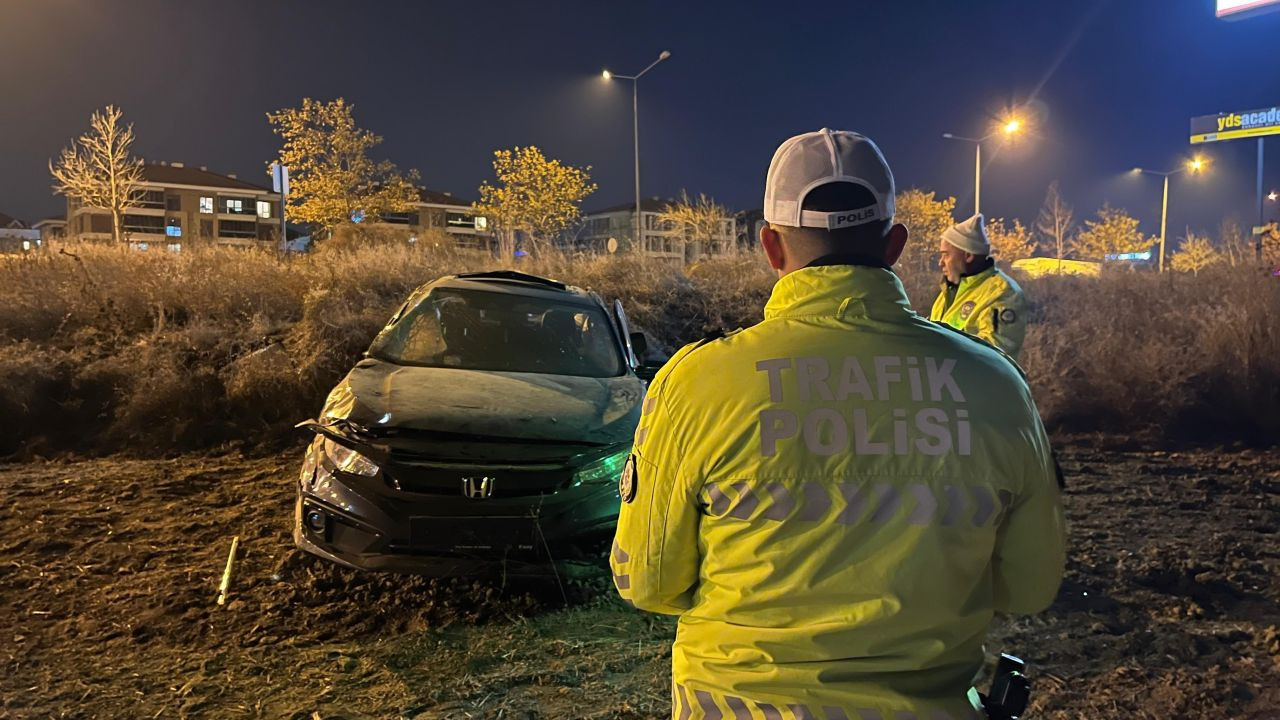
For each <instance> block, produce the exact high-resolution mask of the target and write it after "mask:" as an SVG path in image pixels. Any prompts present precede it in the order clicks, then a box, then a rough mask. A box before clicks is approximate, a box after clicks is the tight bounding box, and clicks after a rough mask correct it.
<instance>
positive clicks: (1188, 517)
mask: <svg viewBox="0 0 1280 720" xmlns="http://www.w3.org/2000/svg"><path fill="white" fill-rule="evenodd" d="M296 455H297V453H290V454H288V455H285V456H273V457H268V458H241V457H184V458H180V459H176V460H168V461H145V462H144V461H131V460H93V461H83V462H61V463H41V464H29V465H9V466H3V467H0V489H2V490H3V496H4V498H5V500H6V505H7V507H6V510H5V512H4V513H3V514H0V697H2V700H0V715H3V716H4V717H8V718H64V717H65V718H118V717H122V718H152V717H155V718H183V717H192V718H288V719H297V720H315V719H317V718H321V719H327V718H402V717H403V718H420V719H429V718H480V717H484V718H658V717H664V716H665V715H666V714H667V713H668V711H669V705H668V700H667V690H666V689H667V677H668V675H667V673H668V662H669V660H670V656H669V651H668V647H667V646H668V643H669V641H670V638H671V634H672V628H673V624H672V623H671V622H670V621H668V620H666V619H657V618H652V617H650V616H646V615H642V614H639V613H637V612H635V611H633V610H630V609H628V608H626V607H625V606H623V605H622V604H621V603H619V602H616V601H615V600H614V599H613V597H612V592H611V590H610V589H609V586H608V581H607V579H606V578H604V577H601V576H596V577H591V578H589V579H586V580H576V581H566V582H565V585H564V586H563V588H562V587H561V585H559V584H557V583H556V582H555V581H554V580H551V579H549V580H547V581H545V582H528V581H526V582H524V583H523V584H520V585H515V584H507V585H506V586H505V587H503V586H502V585H501V583H500V582H499V581H496V580H495V581H486V582H463V581H457V582H434V581H430V580H425V579H422V578H416V577H405V576H390V575H368V574H357V573H351V572H347V571H344V570H338V569H336V568H334V567H331V566H329V565H326V564H324V563H321V562H319V561H314V560H311V559H309V558H307V557H302V556H299V555H298V554H297V553H295V552H294V551H293V550H292V547H291V543H290V540H289V533H288V523H289V519H290V512H291V508H292V485H291V483H292V480H293V477H294V472H295V469H296V461H297V457H296ZM1064 467H1065V469H1066V471H1067V474H1068V478H1069V480H1068V482H1069V487H1068V495H1067V503H1068V516H1069V519H1070V522H1071V538H1072V547H1071V560H1070V565H1069V574H1068V578H1067V581H1066V583H1065V584H1064V586H1063V589H1062V592H1061V594H1060V596H1059V598H1058V601H1057V602H1056V603H1055V605H1054V607H1053V608H1052V610H1051V611H1049V612H1048V613H1046V614H1044V615H1042V616H1039V617H1036V618H1032V619H1021V620H1010V621H1007V622H1002V623H1001V624H1000V625H999V626H998V627H997V629H996V630H995V633H994V637H993V638H992V640H991V642H990V644H989V645H988V647H989V649H991V650H995V649H997V648H1007V649H1011V650H1016V651H1018V652H1019V653H1020V654H1022V655H1023V656H1024V657H1025V658H1027V659H1028V660H1029V661H1030V662H1031V663H1032V664H1033V672H1034V674H1033V681H1034V683H1035V691H1034V700H1033V703H1034V704H1033V708H1034V712H1032V713H1031V714H1030V715H1029V716H1030V717H1037V718H1064V719H1065V718H1073V719H1074V718H1090V719H1092V718H1162V719H1163V718H1255V719H1261V718H1280V632H1278V631H1277V625H1280V605H1278V603H1280V573H1278V571H1280V562H1278V561H1280V542H1277V530H1278V529H1280V451H1270V452H1230V453H1175V454H1166V453H1138V452H1127V453H1118V452H1103V451H1094V450H1086V449H1079V448H1077V449H1070V450H1067V451H1066V452H1065V453H1064ZM233 535H239V536H240V538H241V540H242V542H243V545H242V547H243V550H242V552H241V559H240V563H239V569H238V571H237V573H236V576H235V580H234V583H233V586H232V594H231V600H230V602H229V604H228V605H226V606H225V607H219V606H217V605H216V603H215V598H216V595H217V585H218V581H219V578H220V575H221V573H222V567H223V563H224V562H225V559H226V555H227V550H228V547H229V545H230V541H231V537H232V536H233ZM566 600H567V604H566Z"/></svg>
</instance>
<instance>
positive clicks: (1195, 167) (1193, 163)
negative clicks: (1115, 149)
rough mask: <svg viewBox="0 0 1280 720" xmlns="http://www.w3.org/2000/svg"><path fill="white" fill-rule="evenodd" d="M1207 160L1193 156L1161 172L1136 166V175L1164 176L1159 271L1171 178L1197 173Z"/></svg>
mask: <svg viewBox="0 0 1280 720" xmlns="http://www.w3.org/2000/svg"><path fill="white" fill-rule="evenodd" d="M1204 166H1205V161H1204V159H1203V158H1198V157H1197V158H1192V159H1191V160H1188V161H1187V164H1186V165H1184V166H1183V167H1180V168H1177V169H1175V170H1170V171H1168V172H1160V171H1158V170H1147V169H1145V168H1140V167H1136V168H1134V169H1133V174H1134V175H1144V174H1145V175H1159V176H1160V177H1163V178H1164V199H1163V200H1162V201H1161V203H1160V260H1159V265H1158V267H1159V271H1160V272H1164V239H1165V229H1166V227H1167V225H1168V220H1169V178H1170V177H1172V176H1174V175H1177V174H1178V173H1180V172H1190V173H1197V172H1200V171H1201V170H1203V169H1204Z"/></svg>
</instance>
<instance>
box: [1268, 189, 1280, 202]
mask: <svg viewBox="0 0 1280 720" xmlns="http://www.w3.org/2000/svg"><path fill="white" fill-rule="evenodd" d="M1267 199H1268V200H1270V201H1271V202H1275V201H1276V200H1278V199H1280V194H1276V191H1275V190H1272V191H1271V193H1270V194H1269V195H1267Z"/></svg>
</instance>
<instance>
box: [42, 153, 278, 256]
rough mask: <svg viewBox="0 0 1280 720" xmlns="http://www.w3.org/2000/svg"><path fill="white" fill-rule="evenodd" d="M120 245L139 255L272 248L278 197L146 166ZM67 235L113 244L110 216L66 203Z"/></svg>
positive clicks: (210, 176)
mask: <svg viewBox="0 0 1280 720" xmlns="http://www.w3.org/2000/svg"><path fill="white" fill-rule="evenodd" d="M123 226H124V239H125V241H126V242H128V243H129V244H130V246H131V247H134V248H137V249H139V250H148V249H151V248H153V247H154V248H163V249H168V250H170V251H174V252H176V251H179V250H181V249H182V247H183V245H184V244H194V243H208V244H213V245H226V246H240V247H258V246H270V247H273V248H274V247H275V245H276V243H277V241H278V240H279V239H280V194H279V193H275V192H272V191H271V190H270V189H268V188H266V187H263V186H261V185H257V184H255V183H250V182H246V181H244V180H241V179H239V178H237V177H236V176H235V175H221V174H218V173H215V172H210V171H209V170H208V168H205V167H199V168H194V167H186V166H185V165H184V164H182V163H165V162H160V163H146V164H145V165H143V168H142V183H141V191H140V192H139V193H138V196H137V199H136V200H135V202H134V203H133V205H132V206H131V207H130V208H129V209H128V210H127V211H126V212H125V214H124V222H123ZM65 234H66V237H67V239H68V240H71V241H85V240H97V241H104V240H106V241H109V240H111V213H110V212H108V211H105V210H103V209H101V208H90V207H83V206H81V205H80V204H79V203H77V202H76V201H75V200H73V199H71V198H68V199H67V218H66V228H65Z"/></svg>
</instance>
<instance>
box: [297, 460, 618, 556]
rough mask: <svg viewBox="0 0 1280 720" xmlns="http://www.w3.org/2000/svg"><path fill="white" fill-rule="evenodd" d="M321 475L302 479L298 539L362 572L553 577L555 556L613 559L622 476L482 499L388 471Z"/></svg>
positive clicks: (307, 547) (314, 551)
mask: <svg viewBox="0 0 1280 720" xmlns="http://www.w3.org/2000/svg"><path fill="white" fill-rule="evenodd" d="M317 478H318V479H317V481H316V482H314V483H310V482H308V480H307V479H306V478H303V479H301V480H300V481H299V484H298V496H297V501H296V502H295V506H294V523H293V539H294V543H295V544H296V545H297V546H298V548H300V549H302V550H304V551H306V552H308V553H311V554H313V555H317V556H319V557H322V558H324V559H326V560H329V561H332V562H335V563H338V564H340V565H345V566H347V567H351V568H356V569H361V570H381V571H390V572H408V573H418V574H426V575H441V576H447V575H475V574H484V573H486V572H490V571H495V572H498V571H500V572H503V573H506V574H508V575H511V574H526V573H527V574H543V573H545V572H547V570H548V568H549V566H550V565H551V564H552V563H553V562H555V561H562V560H577V559H599V558H603V557H604V552H605V550H606V549H607V547H608V543H609V541H610V539H611V538H612V536H613V532H614V528H615V527H616V524H617V517H618V505H619V499H618V493H617V490H616V486H615V485H614V484H613V483H604V484H591V485H579V486H573V487H568V488H565V489H562V490H558V491H555V492H550V493H544V494H541V495H534V496H524V497H512V498H490V499H484V500H473V499H469V498H467V497H464V496H463V495H462V494H461V492H460V491H459V493H458V494H457V495H456V496H447V495H439V494H425V493H413V492H404V491H401V490H397V489H395V488H393V487H391V486H390V485H388V483H387V482H386V481H385V480H384V479H383V478H382V476H381V475H379V476H376V477H363V476H356V475H349V474H346V473H342V472H332V473H328V474H327V475H326V473H325V471H323V470H321V471H320V472H319V474H318V475H317Z"/></svg>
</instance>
